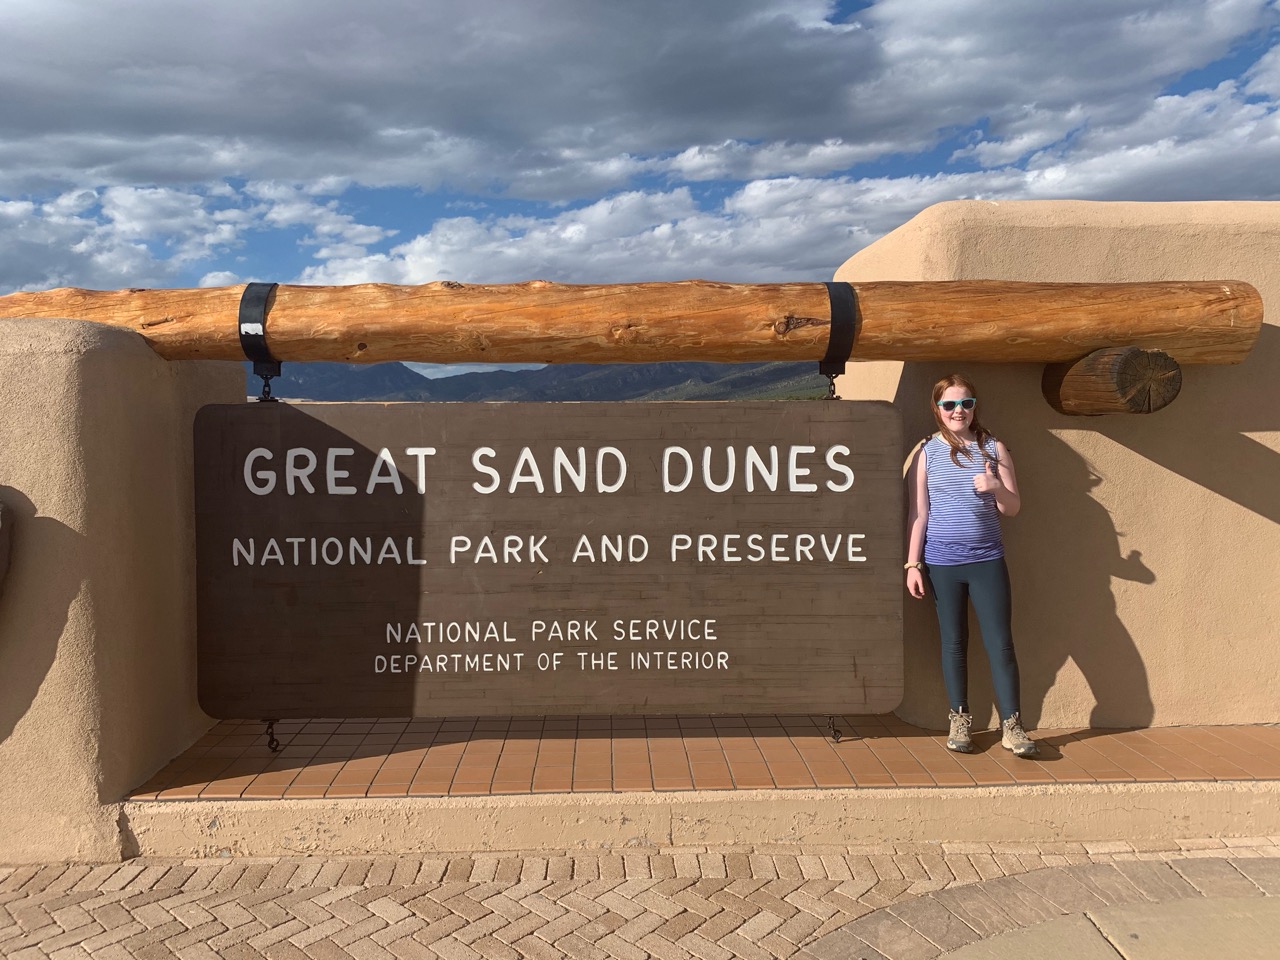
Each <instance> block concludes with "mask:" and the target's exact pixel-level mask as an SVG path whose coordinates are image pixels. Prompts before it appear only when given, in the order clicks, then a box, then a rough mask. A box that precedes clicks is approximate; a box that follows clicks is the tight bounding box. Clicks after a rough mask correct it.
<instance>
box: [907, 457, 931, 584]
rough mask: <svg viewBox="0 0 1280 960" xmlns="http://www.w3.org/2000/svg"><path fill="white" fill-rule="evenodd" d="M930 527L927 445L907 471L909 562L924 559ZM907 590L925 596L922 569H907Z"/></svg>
mask: <svg viewBox="0 0 1280 960" xmlns="http://www.w3.org/2000/svg"><path fill="white" fill-rule="evenodd" d="M928 525H929V482H928V478H927V476H926V474H925V458H924V444H923V443H922V444H920V446H918V447H916V452H915V455H914V456H913V457H912V458H911V466H910V467H908V468H907V563H918V562H920V561H922V560H924V534H925V529H926V528H927V527H928ZM907 590H908V591H909V592H910V594H911V595H912V596H913V597H916V598H920V597H923V596H924V573H923V572H922V571H921V570H920V568H919V567H911V568H910V569H908V570H907Z"/></svg>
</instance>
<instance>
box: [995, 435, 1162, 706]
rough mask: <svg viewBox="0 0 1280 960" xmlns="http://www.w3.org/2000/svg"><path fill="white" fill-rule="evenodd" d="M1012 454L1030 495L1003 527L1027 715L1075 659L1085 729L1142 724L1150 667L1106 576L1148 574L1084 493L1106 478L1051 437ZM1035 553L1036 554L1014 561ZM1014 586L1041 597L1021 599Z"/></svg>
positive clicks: (1147, 577)
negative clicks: (1088, 700) (1082, 687)
mask: <svg viewBox="0 0 1280 960" xmlns="http://www.w3.org/2000/svg"><path fill="white" fill-rule="evenodd" d="M1011 453H1012V455H1013V457H1014V462H1015V463H1016V464H1017V469H1018V479H1019V481H1020V482H1021V484H1022V486H1023V487H1024V488H1025V489H1027V490H1029V491H1034V501H1035V502H1034V508H1033V509H1029V510H1026V511H1023V512H1021V513H1019V514H1018V517H1017V519H1016V520H1014V521H1013V522H1012V523H1010V524H1008V525H1007V526H1006V528H1005V541H1006V543H1007V544H1008V549H1009V567H1010V576H1011V578H1012V580H1013V593H1014V623H1013V627H1014V643H1015V645H1016V648H1017V652H1018V666H1019V669H1020V671H1021V674H1022V704H1023V714H1024V716H1025V718H1026V719H1027V720H1028V722H1030V723H1031V724H1033V725H1034V724H1037V723H1038V721H1039V719H1040V712H1041V709H1040V706H1041V704H1042V703H1043V702H1044V699H1045V696H1046V694H1048V692H1049V690H1050V688H1051V687H1052V686H1053V683H1054V680H1055V678H1056V677H1057V675H1058V672H1059V671H1060V670H1061V669H1062V667H1063V666H1064V664H1065V663H1066V662H1067V661H1068V660H1072V661H1074V662H1075V665H1076V666H1077V667H1078V668H1079V670H1080V673H1081V674H1082V675H1083V676H1084V679H1085V681H1086V682H1087V683H1088V684H1089V690H1090V692H1091V694H1092V695H1093V700H1094V706H1093V709H1092V711H1091V713H1090V715H1089V726H1090V727H1091V728H1093V727H1116V726H1135V725H1136V726H1147V725H1149V724H1150V723H1151V720H1152V718H1153V717H1154V715H1155V713H1154V707H1153V705H1152V702H1151V690H1150V687H1149V684H1148V681H1147V670H1146V667H1145V666H1144V665H1143V662H1142V657H1141V656H1140V654H1139V653H1138V649H1137V647H1136V645H1135V644H1134V641H1133V637H1132V636H1131V635H1130V633H1129V631H1128V630H1127V629H1126V628H1125V625H1124V624H1123V623H1122V622H1121V620H1120V617H1119V615H1118V614H1117V612H1116V601H1115V597H1114V595H1113V594H1112V579H1113V578H1115V579H1119V580H1129V581H1133V582H1136V583H1146V584H1149V583H1155V580H1156V575H1155V573H1153V572H1152V571H1151V570H1150V569H1148V568H1147V566H1146V565H1145V564H1144V563H1143V562H1142V553H1141V551H1138V550H1133V549H1130V550H1124V549H1123V547H1122V546H1121V543H1120V541H1121V537H1122V535H1123V532H1122V531H1118V530H1116V528H1115V524H1114V523H1113V521H1112V519H1111V515H1110V514H1109V513H1108V512H1107V510H1106V508H1105V507H1103V506H1102V504H1100V503H1098V502H1097V501H1096V500H1095V499H1094V498H1093V497H1092V496H1091V493H1092V491H1093V490H1095V489H1096V488H1097V487H1098V486H1100V485H1101V484H1102V483H1104V482H1105V479H1104V478H1103V477H1101V476H1099V475H1098V473H1097V472H1096V471H1095V470H1094V469H1093V468H1092V466H1090V464H1089V463H1088V462H1087V461H1086V460H1085V459H1084V458H1083V457H1081V456H1080V454H1079V453H1077V452H1076V451H1074V450H1072V449H1071V448H1070V447H1069V446H1068V445H1067V444H1066V443H1065V442H1063V441H1062V440H1060V439H1058V438H1057V437H1055V436H1053V435H1052V434H1046V435H1045V436H1044V437H1042V438H1041V440H1040V442H1039V443H1037V444H1036V446H1035V455H1034V457H1032V456H1024V457H1022V458H1021V459H1019V458H1018V454H1017V450H1016V449H1014V450H1011ZM1024 544H1025V545H1027V546H1026V548H1023V545H1024ZM1046 545H1047V547H1048V549H1046ZM1033 553H1034V554H1035V555H1037V556H1038V557H1039V558H1042V559H1039V560H1038V561H1036V562H1029V561H1025V560H1024V561H1021V562H1020V557H1028V556H1029V555H1031V554H1033ZM1045 558H1047V559H1045ZM1019 592H1022V594H1023V595H1024V596H1034V597H1036V598H1038V602H1037V603H1035V604H1026V603H1019V602H1018V594H1019Z"/></svg>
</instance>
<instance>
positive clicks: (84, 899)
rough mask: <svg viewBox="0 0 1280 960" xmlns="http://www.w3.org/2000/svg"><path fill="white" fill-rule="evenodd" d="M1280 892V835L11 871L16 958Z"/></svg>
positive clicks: (964, 926) (1010, 913) (884, 943)
mask: <svg viewBox="0 0 1280 960" xmlns="http://www.w3.org/2000/svg"><path fill="white" fill-rule="evenodd" d="M1264 896H1280V837H1272V838H1247V839H1233V840H1227V841H1221V840H1183V841H1169V842H1153V843H1135V844H1129V843H1121V842H1115V841H1109V842H1103V843H1097V844H1087V843H1086V844H1078V843H1059V844H1020V845H1014V844H1004V845H988V844H974V843H943V844H909V845H902V844H899V845H896V846H894V845H884V846H862V847H853V848H785V847H769V848H724V849H706V848H699V849H683V848H682V849H667V850H641V849H635V850H631V849H628V850H624V851H610V852H573V853H564V854H558V855H555V854H552V855H548V854H547V853H545V852H544V853H529V854H523V855H522V854H515V853H512V854H501V855H461V854H459V855H454V856H450V857H440V858H429V859H422V858H388V859H328V858H270V859H235V860H185V861H179V860H159V859H139V860H133V861H130V862H127V863H123V864H118V863H113V864H105V865H101V866H94V865H68V864H50V865H37V866H22V867H0V956H5V957H15V958H26V957H31V958H36V957H55V958H68V960H69V958H83V957H87V956H92V957H102V958H109V960H114V958H144V960H151V958H161V957H180V958H184V960H185V958H212V957H227V958H233V960H234V958H258V957H267V958H271V960H276V958H280V960H304V958H313V960H347V958H355V960H374V958H380V960H417V958H423V960H426V958H445V960H473V958H518V957H528V958H536V960H542V958H553V957H570V958H575V960H578V958H584V960H585V958H606V957H618V958H623V960H642V958H648V957H653V958H659V960H667V958H681V960H683V958H691V957H697V958H700V960H728V958H733V957H744V958H752V960H754V958H772V957H782V958H795V960H836V958H840V960H848V958H862V960H882V958H884V960H932V958H933V957H937V956H940V955H943V954H944V953H945V952H946V951H948V950H951V949H955V948H957V947H961V946H963V945H965V944H969V943H973V942H975V941H979V940H982V939H984V938H987V937H990V936H995V935H997V934H999V933H1002V932H1005V931H1009V930H1014V929H1017V928H1020V927H1026V926H1029V925H1032V924H1036V923H1041V922H1044V921H1048V920H1052V919H1054V918H1058V917H1062V916H1067V915H1070V914H1073V913H1081V912H1084V911H1087V910H1089V909H1092V908H1095V907H1098V906H1099V905H1111V904H1126V903H1134V902H1154V903H1160V902H1167V901H1171V900H1181V899H1185V898H1206V897H1207V898H1218V897H1223V898H1226V897H1231V898H1240V897H1264Z"/></svg>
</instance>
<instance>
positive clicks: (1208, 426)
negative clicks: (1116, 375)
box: [1085, 325, 1280, 523]
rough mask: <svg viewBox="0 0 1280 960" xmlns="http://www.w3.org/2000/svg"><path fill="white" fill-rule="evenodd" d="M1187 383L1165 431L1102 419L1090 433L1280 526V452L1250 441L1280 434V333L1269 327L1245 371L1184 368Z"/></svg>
mask: <svg viewBox="0 0 1280 960" xmlns="http://www.w3.org/2000/svg"><path fill="white" fill-rule="evenodd" d="M1182 377H1183V385H1182V392H1181V394H1180V395H1179V396H1178V399H1176V400H1174V401H1173V403H1171V404H1170V405H1169V406H1168V407H1167V408H1166V409H1165V410H1162V411H1161V412H1159V413H1157V414H1154V416H1156V417H1159V418H1160V421H1161V427H1162V429H1160V430H1151V429H1149V427H1148V424H1146V423H1144V421H1145V420H1146V418H1145V417H1096V418H1093V422H1091V423H1089V425H1088V427H1087V428H1085V429H1091V430H1096V431H1097V432H1098V433H1100V434H1102V435H1103V436H1106V437H1109V438H1111V439H1112V440H1114V441H1115V442H1116V443H1120V444H1123V445H1124V446H1126V447H1128V448H1129V449H1130V450H1132V451H1133V452H1134V453H1137V454H1139V455H1140V456H1143V457H1146V458H1147V459H1148V460H1150V461H1151V462H1152V463H1158V464H1159V465H1160V466H1162V467H1164V468H1165V469H1166V470H1171V471H1173V472H1174V473H1176V474H1178V475H1179V476H1181V477H1184V478H1186V479H1187V480H1190V481H1191V482H1192V483H1194V484H1197V485H1198V486H1201V487H1204V488H1205V489H1206V490H1212V491H1213V492H1214V493H1216V494H1218V495H1219V496H1222V497H1226V498H1227V499H1228V500H1231V501H1232V502H1234V503H1238V504H1239V505H1240V506H1242V507H1244V508H1245V509H1247V510H1251V511H1253V512H1254V513H1256V514H1258V515H1259V516H1261V517H1266V518H1267V519H1268V520H1270V521H1271V522H1272V523H1280V482H1278V481H1277V478H1280V453H1277V452H1276V451H1275V450H1272V449H1271V448H1269V447H1267V446H1264V445H1263V444H1261V443H1259V442H1258V441H1257V440H1254V439H1253V438H1252V437H1250V436H1248V434H1250V433H1271V434H1276V433H1280V327H1273V326H1267V325H1264V326H1263V328H1262V332H1261V333H1260V334H1259V336H1258V342H1257V344H1256V345H1255V346H1254V348H1253V350H1252V351H1251V352H1250V354H1249V356H1248V357H1247V358H1246V359H1245V361H1244V363H1242V364H1240V365H1239V366H1234V367H1211V366H1192V367H1183V368H1182ZM1168 419H1176V420H1177V422H1178V425H1179V426H1178V428H1177V429H1167V428H1166V427H1165V423H1166V422H1167V420H1168ZM1189 437H1190V438H1194V439H1193V440H1188V439H1187V438H1189Z"/></svg>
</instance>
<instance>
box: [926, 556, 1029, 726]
mask: <svg viewBox="0 0 1280 960" xmlns="http://www.w3.org/2000/svg"><path fill="white" fill-rule="evenodd" d="M925 578H926V579H927V580H928V581H929V592H930V593H932V594H933V600H934V605H935V606H936V607H937V610H938V633H939V635H940V636H941V638H942V677H943V680H944V681H945V682H946V685H947V697H948V699H950V701H951V709H952V710H963V711H964V712H966V713H968V712H969V602H970V601H972V602H973V609H974V612H976V613H977V615H978V626H979V627H980V628H981V630H982V643H983V646H985V647H986V648H987V659H988V660H990V661H991V680H992V684H993V686H994V687H995V694H996V706H997V707H998V708H999V710H1000V719H1001V720H1002V721H1003V720H1007V719H1008V718H1009V717H1011V716H1012V715H1013V714H1015V713H1018V712H1019V689H1018V659H1017V657H1015V656H1014V653H1013V629H1012V626H1011V624H1010V620H1011V613H1012V609H1011V608H1012V604H1011V603H1010V599H1009V568H1008V567H1006V566H1005V563H1004V558H1003V557H1002V558H1000V559H998V560H984V561H983V562H981V563H960V564H956V565H955V566H942V565H940V564H933V565H930V566H927V567H926V568H925Z"/></svg>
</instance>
